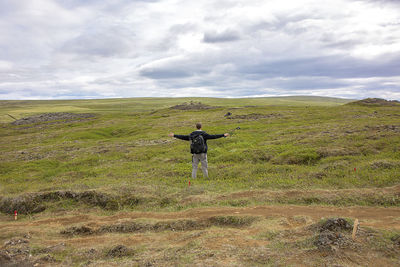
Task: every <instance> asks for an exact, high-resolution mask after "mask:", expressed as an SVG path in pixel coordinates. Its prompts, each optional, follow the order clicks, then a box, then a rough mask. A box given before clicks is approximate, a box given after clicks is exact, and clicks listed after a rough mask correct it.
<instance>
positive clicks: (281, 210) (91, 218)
mask: <svg viewBox="0 0 400 267" xmlns="http://www.w3.org/2000/svg"><path fill="white" fill-rule="evenodd" d="M229 215H251V216H263V217H270V216H274V217H293V216H307V217H310V218H311V219H313V220H319V219H321V218H328V217H347V218H354V219H355V218H357V219H359V221H360V223H361V224H362V225H364V226H371V227H374V228H381V229H400V208H396V207H390V208H383V207H333V206H332V207H331V206H297V205H270V206H255V207H242V208H232V207H213V208H196V209H189V210H186V211H181V212H120V213H116V214H114V215H110V216H98V215H93V214H87V215H82V214H79V215H77V214H73V215H64V216H56V217H53V218H38V219H32V220H24V221H11V220H12V218H11V217H9V218H6V217H5V216H3V218H1V217H0V219H1V220H2V221H3V223H1V224H0V230H5V229H10V228H14V229H15V228H27V227H28V228H29V227H35V226H40V227H46V225H51V226H55V225H59V226H67V225H71V224H98V225H101V224H106V223H116V222H119V221H125V220H129V219H139V218H146V219H157V220H171V219H204V218H209V217H213V216H229ZM6 221H9V222H6Z"/></svg>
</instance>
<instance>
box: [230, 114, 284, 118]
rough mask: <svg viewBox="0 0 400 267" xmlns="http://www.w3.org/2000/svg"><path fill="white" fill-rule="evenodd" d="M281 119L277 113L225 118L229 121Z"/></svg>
mask: <svg viewBox="0 0 400 267" xmlns="http://www.w3.org/2000/svg"><path fill="white" fill-rule="evenodd" d="M279 117H282V115H281V114H279V113H271V114H259V113H251V114H245V115H234V116H227V119H230V120H237V119H242V120H259V119H266V118H279Z"/></svg>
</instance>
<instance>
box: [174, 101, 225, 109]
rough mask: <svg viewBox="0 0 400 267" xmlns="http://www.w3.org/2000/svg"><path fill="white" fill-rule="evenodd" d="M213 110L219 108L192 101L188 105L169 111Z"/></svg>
mask: <svg viewBox="0 0 400 267" xmlns="http://www.w3.org/2000/svg"><path fill="white" fill-rule="evenodd" d="M214 108H219V107H213V106H209V105H206V104H203V103H201V102H193V101H191V102H190V103H183V104H180V105H176V106H173V107H171V109H179V110H205V109H214Z"/></svg>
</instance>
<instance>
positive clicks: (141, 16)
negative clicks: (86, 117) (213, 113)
mask: <svg viewBox="0 0 400 267" xmlns="http://www.w3.org/2000/svg"><path fill="white" fill-rule="evenodd" d="M399 11H400V5H399V4H398V3H397V2H396V1H388V0H385V1H383V0H375V1H373V0H357V1H356V0H338V1H334V2H332V1H330V2H329V1H317V0H301V1H289V0H271V1H262V0H247V1H244V0H241V1H233V0H222V1H212V0H199V1H183V0H159V1H156V0H155V1H145V0H136V1H128V0H114V1H111V0H109V1H94V0H85V1H81V0H79V1H78V0H63V1H61V0H21V1H11V0H4V1H2V2H0V49H1V50H2V53H1V54H0V78H1V79H0V99H13V98H17V99H28V98H29V99H32V98H46V99H48V98H54V99H58V98H81V97H82V98H103V97H133V96H189V95H200V96H219V97H238V96H257V95H258V96H259V95H269V96H270V95H291V94H296V95H299V94H308V95H316V94H318V95H323V96H324V95H325V96H338V97H350V96H351V97H352V98H362V97H367V96H378V97H379V96H381V97H387V98H390V99H395V98H397V99H399V92H400V63H398V62H400V27H399V25H400V12H399Z"/></svg>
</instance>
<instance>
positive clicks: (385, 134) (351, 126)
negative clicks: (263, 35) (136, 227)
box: [0, 97, 400, 266]
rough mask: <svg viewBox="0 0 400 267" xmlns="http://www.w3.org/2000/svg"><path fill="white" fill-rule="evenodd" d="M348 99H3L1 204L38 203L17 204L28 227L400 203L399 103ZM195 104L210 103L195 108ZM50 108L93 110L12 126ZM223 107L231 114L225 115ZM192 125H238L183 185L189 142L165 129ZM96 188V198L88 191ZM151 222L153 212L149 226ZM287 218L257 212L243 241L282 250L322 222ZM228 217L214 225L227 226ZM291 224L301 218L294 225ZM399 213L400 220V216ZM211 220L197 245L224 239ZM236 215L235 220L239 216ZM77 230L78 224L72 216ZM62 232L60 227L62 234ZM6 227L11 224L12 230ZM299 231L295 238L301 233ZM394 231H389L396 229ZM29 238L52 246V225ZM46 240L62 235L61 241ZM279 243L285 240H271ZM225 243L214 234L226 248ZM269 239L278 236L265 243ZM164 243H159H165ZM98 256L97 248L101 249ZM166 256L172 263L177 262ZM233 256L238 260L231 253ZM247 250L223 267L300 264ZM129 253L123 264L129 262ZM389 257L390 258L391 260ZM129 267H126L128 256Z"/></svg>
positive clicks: (210, 128)
mask: <svg viewBox="0 0 400 267" xmlns="http://www.w3.org/2000/svg"><path fill="white" fill-rule="evenodd" d="M349 101H350V100H343V99H333V98H321V97H281V98H255V99H250V98H249V99H215V98H132V99H106V100H68V101H0V123H1V124H0V150H1V154H0V196H1V197H0V200H2V201H3V202H2V203H3V206H6V205H8V206H10V207H12V208H10V210H11V209H13V208H14V206H13V205H14V204H7V203H12V202H7V201H11V200H12V199H13V198H14V200H15V198H16V199H17V202H18V201H20V202H18V203H22V202H21V201H23V200H24V199H25V200H26V199H27V200H29V201H31V203H33V204H32V205H34V206H35V207H37V206H40V207H42V209H41V210H40V211H41V212H40V213H35V212H33V211H32V210H29V207H28V206H29V205H28V204H26V203H25V204H24V205H27V208H26V210H27V212H25V213H26V214H24V212H21V217H20V218H21V223H25V224H26V225H25V226H26V227H28V226H29V225H28V222H29V221H30V220H36V219H37V220H39V219H41V220H43V219H45V218H51V217H52V216H54V214H61V215H63V216H70V215H74V216H78V214H82V212H85V213H87V212H89V213H90V214H92V215H93V216H117V215H116V214H121V213H132V212H133V213H135V212H156V213H157V212H180V211H187V210H189V209H198V208H251V207H255V206H259V205H306V206H308V205H318V207H320V206H335V207H338V206H339V207H349V206H355V205H357V206H364V207H393V208H398V207H399V206H400V193H399V189H400V188H398V184H399V183H400V107H399V106H361V105H346V103H348V102H349ZM197 102H201V103H202V104H204V105H208V106H209V107H211V108H208V109H196V103H197ZM183 103H188V108H187V109H186V110H180V109H174V108H172V107H173V106H175V105H179V104H183ZM190 103H194V104H192V105H191V104H190ZM50 112H72V113H76V114H80V113H90V114H94V117H90V118H83V119H75V120H56V121H47V122H40V123H32V124H23V125H13V124H11V122H13V121H14V119H13V118H12V117H14V118H15V119H21V118H24V117H29V116H35V115H38V114H43V113H50ZM227 112H231V113H232V115H230V116H224V115H225V114H226V113H227ZM196 122H202V124H203V130H205V131H207V132H208V133H210V134H221V133H225V132H232V130H233V129H235V128H237V127H240V129H239V130H236V131H234V132H233V134H232V135H231V136H230V137H228V138H221V139H217V140H210V141H209V142H208V145H209V152H208V161H209V174H210V178H209V179H206V178H204V177H203V176H202V174H201V171H200V170H199V174H198V177H197V178H196V179H195V180H191V186H190V187H189V186H188V181H189V177H190V174H191V155H190V153H189V143H188V142H185V141H181V140H176V139H174V138H170V137H168V136H167V135H168V133H170V132H174V133H176V134H189V133H190V132H191V131H193V130H194V125H195V123H196ZM93 190H95V191H94V192H96V194H97V193H98V194H99V195H90V194H89V195H88V194H87V195H84V194H85V192H93ZM65 191H71V192H74V193H75V194H81V195H74V196H72V197H71V196H70V195H65V194H64V195H63V194H61V193H60V192H65ZM54 192H56V193H54ZM100 194H104V195H100ZM55 196H56V197H55ZM104 198H106V200H105V201H103V202H102V201H101V200H99V199H104ZM93 199H95V200H93ZM105 202H107V203H105ZM33 208H34V207H33ZM3 210H4V209H3ZM247 213H249V212H247ZM247 213H246V212H245V214H247ZM339 213H340V212H338V214H339ZM3 214H4V215H2V216H3V217H1V218H0V222H1V221H2V220H3V222H4V223H2V224H0V228H1V225H3V227H4V228H3V229H7V231H4V232H3V234H1V235H0V240H1V241H5V240H8V239H9V238H10V237H13V236H14V235H13V234H12V230H11V229H12V227H11V226H10V224H9V222H8V219H7V218H9V217H7V216H9V215H5V213H4V211H3ZM228 215H229V214H226V216H228ZM154 216H155V215H154ZM154 216H153V215H151V216H149V217H150V218H152V219H155V218H153V217H154ZM255 216H260V214H256V215H255ZM288 216H289V215H288ZM290 216H291V217H290ZM290 216H289V217H287V216H286V217H284V218H283V219H282V218H281V217H279V216H278V217H276V218H275V217H274V218H272V219H271V218H270V219H265V218H264V217H263V219H261V220H255V222H253V221H252V223H251V224H252V225H256V226H253V228H252V229H253V230H254V229H258V230H257V231H255V230H254V231H253V234H251V233H249V232H246V233H244V232H243V233H242V234H244V235H251V236H252V238H251V240H253V241H252V242H253V243H254V244H253V245H254V246H256V244H255V243H257V244H259V245H260V244H261V243H263V246H264V245H267V243H268V244H273V247H272V248H270V249H272V250H273V251H279V250H280V249H279V248H280V247H285V244H286V245H287V242H289V237H290V233H289V232H287V231H289V230H290V231H294V233H297V232H296V231H300V230H298V229H297V228H296V229H297V230H296V229H295V228H293V227H294V226H296V225H297V226H304V227H305V226H306V225H309V224H311V221H312V222H313V223H315V222H316V221H318V219H317V217H318V216H314V215H310V214H309V215H307V216H310V217H307V216H306V217H304V216H305V215H304V216H303V215H302V214H295V215H293V214H292V215H290ZM293 216H295V217H293ZM296 216H297V217H296ZM299 216H300V217H299ZM302 216H303V217H302ZM360 216H361V215H360ZM155 217H157V216H155ZM349 217H351V216H349ZM135 218H136V217H135ZM213 218H214V217H213ZM227 218H228V219H226V218H223V219H222V221H223V222H225V221H226V220H232V218H230V217H227ZM288 218H289V219H288ZM293 218H294V219H293ZM296 218H297V219H298V220H299V221H300V223H298V224H296V220H297V219H296ZM299 218H300V219H299ZM304 218H305V219H304ZM310 218H311V219H310ZM396 218H398V219H399V220H400V217H396ZM163 219H165V218H163ZM199 220H200V219H199ZM215 220H216V219H215V218H214V219H210V218H207V224H205V223H204V221H201V224H199V225H201V227H200V226H199V228H196V229H194V230H196V231H197V232H196V233H200V232H202V231H203V232H204V231H206V230H204V229H208V228H205V227H206V226H204V225H207V227H212V228H211V229H213V230H212V231H210V232H207V233H206V234H204V235H205V236H204V239H200V240H202V242H203V241H204V240H211V239H212V238H211V237H212V236H214V235H215V238H217V237H221V232H218V231H216V230H215V229H216V228H215V227H219V224H218V223H217V224H216V223H215ZM235 220H236V221H237V220H239V222H240V221H241V220H242V219H241V218H239V219H234V221H235ZM271 220H278V221H279V220H289V221H290V222H289V223H288V225H290V227H289V228H288V227H286V228H285V227H284V226H282V225H281V224H280V225H281V226H280V228H279V227H278V228H279V229H278V228H276V227H275V228H274V227H270V226H271ZM393 220H394V221H396V220H395V219H393ZM217 222H218V220H217ZM75 223H80V224H82V223H83V222H82V221H79V220H77V221H75ZM146 223H147V225H149V224H151V223H153V224H154V223H155V222H153V221H151V222H148V221H146ZM370 223H371V225H374V224H373V223H372V222H370ZM153 224H151V225H150V226H146V227H147V228H146V229H150V230H148V231H150V232H151V233H149V232H147V239H146V240H149V239H152V238H153V239H154V240H156V239H157V238H156V237H155V236H153V235H155V234H154V231H156V230H154V229H158V228H157V227H155V226H154V225H153ZM27 225H28V226H27ZM67 225H68V224H61V225H60V226H59V227H66V226H67ZM210 225H211V226H210ZM266 225H268V227H267V226H266ZM14 226H15V227H17V226H18V223H17V224H15V225H14ZM292 226H293V227H292ZM374 226H376V225H374ZM7 227H8V228H7ZM10 227H11V228H10ZM29 227H30V226H29ZM29 227H28V228H29ZM96 227H100V225H96ZM96 227H95V228H96ZM254 227H256V228H254ZM257 227H258V228H257ZM265 227H267V228H265ZM57 229H59V228H57ZM163 229H164V228H163ZM302 229H303V228H302ZM304 229H306V228H304ZM304 229H303V230H302V231H300V232H301V233H300V232H299V233H298V234H299V235H302V234H304V233H305V232H307V231H309V230H304ZM307 229H308V228H307ZM396 229H397V228H396ZM396 229H394V230H393V231H398V230H400V229H397V230H396ZM192 230H193V229H192ZM32 231H33V232H35V231H36V233H41V234H42V235H43V236H46V238H47V239H48V240H52V242H50V241H49V243H46V245H48V246H49V245H51V244H53V243H57V241H56V240H58V241H59V240H60V239H59V235H58V234H56V233H54V232H52V231H56V230H51V231H50V232H46V233H44V232H40V231H39V230H38V229H36V228H32ZM57 231H58V230H57ZM157 231H158V230H157ZM157 231H156V232H157ZM241 231H242V230H241ZM243 231H248V230H243ZM249 231H250V230H249ZM282 231H283V232H282ZM285 231H286V232H285ZM385 231H387V230H385ZM393 231H392V230H391V232H390V233H388V232H379V233H380V234H379V236H382V238H383V239H382V240H383V241H382V240H381V241H382V242H383V243H382V244H384V245H382V246H386V245H387V244H388V242H389V241H388V240H389V239H390V238H392V237H393V236H395V234H396V233H397V232H393ZM228 232H231V234H232V235H234V236H236V235H237V234H238V232H235V231H234V230H229V231H228ZM250 232H251V231H250ZM22 233H23V231H20V232H18V234H22ZM385 233H386V234H385ZM190 234H195V233H194V232H193V233H190ZM190 234H189V233H188V235H190ZM114 235H115V234H114ZM182 235H183V234H182ZM202 235H203V234H201V236H202ZM54 236H58V239H57V238H55V237H54ZM162 236H163V238H165V239H166V240H168V234H167V233H165V232H163V234H162ZM199 236H200V234H199ZM279 236H280V237H281V241H282V242H281V243H279V242H278V240H277V239H275V238H276V237H279ZM114 237H115V236H114ZM117 237H118V238H121V234H117ZM142 238H144V239H145V237H143V236H142ZM180 238H183V239H184V238H187V240H189V241H188V242H189V243H190V242H194V243H190V246H189V248H187V249H188V250H191V249H192V250H196V249H200V248H203V245H201V244H199V243H196V241H193V240H195V239H196V238H194V239H193V240H191V241H190V238H188V237H185V236H180ZM224 238H225V237H224ZM224 238H219V239H218V238H217V239H218V240H220V242H223V240H224ZM237 238H239V236H238V237H237ZM385 238H386V239H385ZM111 239H112V238H111ZM33 240H35V239H33ZM38 240H39V238H38V237H37V240H36V241H35V242H36V243H35V244H36V246H39V247H40V246H44V245H45V244H44V243H41V242H42V241H38ZM185 240H186V239H185ZM260 240H261V241H260ZM271 240H275V241H274V242H272V243H271V242H270V241H271ZM285 240H286V241H285ZM296 240H297V239H296ZM307 240H308V241H307ZM310 240H311V239H304V240H303V241H298V242H300V243H296V242H297V241H293V242H295V243H293V244H292V245H293V246H294V247H295V248H296V251H297V250H298V249H300V250H299V251H303V250H304V249H310V248H312V247H313V245H312V242H311V241H310ZM125 241H126V242H125ZM125 241H121V242H122V243H124V242H125V244H128V245H129V244H130V246H131V247H132V246H133V245H132V240H130V241H129V242H128V241H127V240H125ZM32 242H33V241H32ZM71 242H72V241H71ZM88 242H89V241H88ZM93 242H99V240H98V239H96V241H93ZM100 242H101V241H100ZM146 242H147V241H146ZM146 242H145V243H146ZM162 242H167V241H165V240H164V241H162ZM177 242H178V241H177ZM182 242H183V241H181V243H182ZM188 242H186V243H188ZM198 242H200V241H198ZM204 242H205V241H204ZM285 242H286V243H285ZM301 242H303V243H301ZM304 242H305V243H304ZM307 242H308V243H307ZM310 242H311V243H310ZM365 242H367V241H365ZM385 242H386V243H385ZM33 243H34V242H33ZM72 243H73V242H72ZM72 243H71V244H72ZM139 243H140V242H139ZM178 243H179V242H178ZM183 243H185V242H183ZM183 243H182V244H183ZM186 243H185V244H186ZM389 243H390V242H389ZM146 244H147V243H146ZM162 244H164V243H162ZM108 245H110V246H111V244H108ZM164 245H165V246H167V245H166V243H165V244H164ZM164 245H163V246H164ZM253 245H251V246H253ZM143 246H150V245H149V244H147V245H143ZM221 246H222V245H221ZM249 246H250V245H249ZM251 246H250V247H251ZM279 246H280V247H279ZM301 246H304V247H301ZM73 247H74V246H73V245H71V246H70V247H68V249H70V250H71V251H70V252H71V253H72V254H73V255H75V254H74V253H77V251H75V250H74V249H73ZM96 249H97V251H103V250H105V249H106V248H104V247H102V248H96ZM152 249H154V251H157V249H159V250H160V249H161V250H162V251H163V253H164V254H163V255H164V256H165V253H167V254H168V255H169V254H171V255H170V257H172V258H171V260H168V259H167V260H165V259H164V258H163V259H164V260H165V261H160V262H158V264H159V265H163V264H166V263H169V264H172V265H176V264H178V265H191V264H194V263H199V264H200V265H204V264H206V263H207V262H206V261H203V260H202V257H205V258H212V256H204V255H203V254H201V255H200V254H198V253H200V252H198V253H197V252H196V253H197V254H195V255H196V256H193V255H192V256H188V257H187V258H185V256H184V254H180V252H176V251H175V250H174V249H176V247H173V248H171V247H169V248H165V247H162V248H160V247H152ZM218 249H219V250H218ZM224 249H226V248H224ZM237 249H238V248H237ZM378 250H379V249H377V251H378ZM145 251H146V249H144V248H143V247H140V245H138V246H136V247H135V253H136V254H135V253H133V254H135V255H141V256H140V257H139V256H138V257H139V258H140V259H139V258H137V259H136V260H135V264H137V265H142V264H143V265H145V262H144V261H142V259H143V258H145V257H146V255H147V254H146V253H145ZM210 251H211V250H210ZM210 251H208V252H209V253H211V252H210ZM215 251H217V252H215V253H216V255H219V256H218V257H220V256H221V255H222V254H223V253H222V251H225V250H221V249H220V248H215ZM103 252H104V251H103ZM103 252H101V253H103ZM225 252H226V251H225ZM57 253H58V254H57ZM57 253H56V252H54V253H53V254H51V255H52V257H54V258H56V259H57V261H56V262H58V263H60V264H61V265H62V264H66V265H70V264H71V265H76V266H79V264H81V263H83V262H87V257H86V258H85V257H83V256H80V257H78V256H76V255H75V256H73V257H72V256H71V257H69V256H68V255H69V254H68V253H67V252H65V251H63V252H62V253H59V252H57ZM63 253H64V254H63ZM99 253H100V252H99ZM101 253H100V254H101ZM104 253H106V252H104ZM104 253H103V254H104ZM174 253H175V254H177V255H180V256H179V257H180V258H179V259H176V258H173V254H174ZM191 253H193V251H191ZM218 253H220V254H218ZM232 253H236V252H235V250H232ZM247 253H248V254H247V256H244V255H241V259H242V258H245V259H244V260H243V261H242V260H240V259H239V258H235V259H234V260H232V262H230V261H227V264H228V265H229V264H237V265H240V266H241V265H248V266H254V265H253V264H256V265H257V264H260V265H263V266H264V265H267V266H286V265H291V264H294V265H293V266H297V264H296V262H295V259H293V260H294V261H293V262H291V261H289V262H282V261H279V260H277V258H279V257H280V256H282V255H280V254H274V253H272V254H271V255H270V258H269V260H268V259H267V258H265V259H264V258H263V259H261V260H260V261H261V262H258V263H257V262H254V261H252V260H251V255H252V253H256V254H257V255H258V256H257V257H261V256H260V255H261V254H260V255H259V253H261V252H259V251H247ZM299 253H300V252H299ZM39 254H40V253H38V255H39ZM72 254H71V255H72ZM103 254H101V255H103ZM133 254H132V255H133ZM367 254H368V253H367V252H366V255H367ZM96 255H97V254H96ZM129 255H130V254H129ZM132 255H130V256H128V257H127V258H124V259H132V258H135V257H134V256H132ZM202 255H203V256H202ZM277 255H278V256H279V255H280V256H279V257H278V256H277ZM296 255H297V254H296ZM395 255H398V254H396V253H395ZM0 256H1V255H0ZM97 256H98V255H97ZM97 256H96V257H97ZM164 256H163V257H164ZM74 257H75V258H74ZM160 257H161V256H160ZM218 257H217V258H218ZM221 257H222V256H221ZM257 257H256V258H257ZM265 257H266V256H265ZM321 257H322V256H321ZM167 258H168V257H167ZM261 258H262V257H261ZM322 258H323V257H322ZM322 258H321V259H322ZM389 258H390V259H391V256H390V257H389ZM317 259H318V260H316V261H314V262H312V261H311V262H309V264H313V265H314V266H323V265H322V263H319V262H318V261H319V259H320V258H318V257H317ZM390 259H388V262H392V261H391V260H390ZM220 260H221V259H220V258H218V261H212V262H211V265H214V266H220V265H221V266H222V265H224V263H223V261H220ZM68 261H70V262H69V263H70V264H68ZM114 261H115V259H113V260H107V257H105V258H104V257H100V256H99V257H98V258H96V259H95V260H94V261H92V262H97V264H99V265H101V264H104V266H106V265H107V264H110V262H114ZM156 262H157V261H156ZM53 263H54V262H53ZM120 263H121V262H120ZM122 263H124V264H125V263H126V262H122ZM44 264H46V263H44ZM126 264H127V266H130V265H129V261H127V263H126ZM131 264H132V262H131ZM268 264H269V265H268ZM344 264H345V265H346V262H345V261H344ZM122 265H123V264H122ZM156 265H157V264H156ZM206 265H207V264H206ZM148 266H151V265H148ZM304 266H307V264H305V265H304ZM346 266H347V265H346ZM349 266H350V265H349ZM351 266H363V265H362V264H361V263H360V265H357V264H354V265H351ZM364 266H366V265H364ZM393 266H394V265H393Z"/></svg>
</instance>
